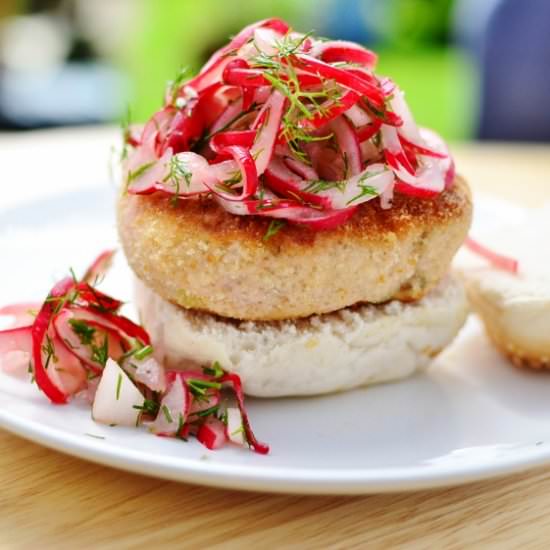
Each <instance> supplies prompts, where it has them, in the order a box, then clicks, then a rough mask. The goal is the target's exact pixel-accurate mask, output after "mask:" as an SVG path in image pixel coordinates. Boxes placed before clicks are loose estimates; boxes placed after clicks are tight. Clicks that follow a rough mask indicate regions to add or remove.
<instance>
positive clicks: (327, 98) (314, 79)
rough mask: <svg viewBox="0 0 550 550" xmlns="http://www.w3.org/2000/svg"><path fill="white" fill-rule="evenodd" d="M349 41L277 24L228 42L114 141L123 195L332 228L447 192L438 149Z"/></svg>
mask: <svg viewBox="0 0 550 550" xmlns="http://www.w3.org/2000/svg"><path fill="white" fill-rule="evenodd" d="M376 62H377V56H376V54H374V53H373V52H372V51H370V50H368V49H366V48H364V47H362V46H360V45H358V44H355V43H352V42H346V41H339V40H325V39H321V38H316V37H314V36H312V35H311V34H302V33H298V32H294V31H293V30H292V29H291V28H290V27H289V25H288V24H287V23H286V22H284V21H282V20H280V19H267V20H264V21H260V22H258V23H255V24H253V25H250V26H248V27H245V28H244V29H243V30H242V31H241V32H239V33H238V34H237V35H236V36H235V37H234V38H233V39H232V40H231V41H230V42H229V44H228V45H226V46H225V47H223V48H222V49H220V50H219V51H217V52H216V53H214V54H213V55H212V57H211V58H210V59H209V61H208V62H207V63H206V64H205V65H204V67H203V68H202V70H201V71H200V72H199V74H198V75H197V76H195V77H194V78H191V79H190V80H188V81H185V78H184V77H183V76H182V77H180V78H178V79H176V80H175V81H174V82H173V83H171V85H170V86H169V87H168V89H167V92H166V94H165V100H164V105H163V107H162V108H161V109H160V110H159V111H158V112H156V113H155V114H154V115H153V116H152V117H151V119H150V120H149V121H148V122H147V123H146V124H145V126H144V127H143V128H137V127H131V126H129V127H128V129H127V130H126V131H125V151H124V154H123V157H124V161H123V167H124V172H125V177H126V184H127V191H128V192H129V193H132V194H149V193H155V192H159V193H165V194H169V195H172V196H174V197H178V198H191V197H196V196H199V195H208V196H211V197H213V199H214V200H215V201H217V202H218V203H219V204H220V205H221V206H222V207H223V208H224V209H225V210H227V211H228V212H230V213H232V214H235V215H239V216H246V215H256V216H266V217H268V218H274V219H275V220H274V223H278V224H281V223H286V222H287V221H288V222H291V223H298V224H303V225H306V226H309V227H311V228H313V229H330V228H334V227H336V226H338V225H340V224H342V223H344V222H345V221H346V220H348V219H349V218H350V217H351V216H352V215H353V213H354V212H355V211H356V209H357V206H358V205H359V204H361V203H364V202H366V201H369V200H372V199H374V198H376V197H379V199H380V201H381V204H382V207H383V208H390V207H391V203H392V198H393V195H394V193H403V194H407V195H412V196H414V197H418V198H427V197H434V196H437V195H438V194H439V193H441V192H442V191H444V189H445V188H446V187H448V186H450V185H452V183H453V179H454V163H453V160H452V157H451V155H450V154H449V151H448V149H447V146H446V144H445V142H444V141H443V139H441V137H439V136H438V135H437V134H436V133H435V132H433V131H431V130H426V129H422V128H419V127H418V126H417V125H416V123H415V121H414V119H413V116H412V114H411V112H410V110H409V108H408V106H407V103H406V101H405V97H404V95H403V92H402V91H401V90H400V89H399V87H398V86H397V84H395V82H393V81H392V80H391V79H389V78H386V77H382V76H379V75H377V74H375V72H374V68H375V65H376Z"/></svg>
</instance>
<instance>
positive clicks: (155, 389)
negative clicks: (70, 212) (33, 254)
mask: <svg viewBox="0 0 550 550" xmlns="http://www.w3.org/2000/svg"><path fill="white" fill-rule="evenodd" d="M112 255H113V252H112V251H106V252H104V253H103V254H101V255H100V256H98V258H97V259H96V260H95V261H94V263H93V264H92V265H91V267H90V268H89V269H88V270H87V271H86V273H85V274H84V276H83V277H82V278H77V277H76V276H75V274H74V272H71V276H69V277H66V278H64V279H62V280H61V281H59V282H58V283H56V284H55V285H54V287H53V288H52V289H51V291H50V292H49V294H48V296H47V298H46V300H45V301H44V302H43V303H22V304H14V305H9V306H4V307H1V308H0V316H7V317H10V318H11V321H12V323H11V326H10V327H9V328H8V329H6V330H2V331H0V370H2V371H3V372H5V373H7V374H11V375H13V376H18V377H23V378H25V377H30V378H31V381H32V382H33V383H35V384H36V386H37V387H38V388H39V389H40V391H41V392H42V393H43V394H44V395H45V396H46V397H47V398H48V399H49V400H50V401H51V402H52V403H54V404H56V405H63V404H66V403H67V402H69V401H70V400H71V399H73V398H76V399H82V400H84V401H86V402H88V403H89V404H90V405H91V407H92V418H93V419H94V420H95V421H96V422H100V423H103V424H107V425H118V426H140V425H146V426H147V427H148V428H149V429H150V431H151V432H153V433H155V434H157V435H159V436H165V437H176V438H180V439H187V438H188V437H189V436H191V435H193V436H195V437H196V438H197V439H198V440H199V441H200V442H201V443H202V444H203V445H205V446H206V447H207V448H209V449H218V448H220V447H221V446H223V445H224V444H225V443H226V442H232V443H235V444H238V445H243V446H248V447H250V448H251V449H253V450H254V451H256V452H258V453H261V454H266V453H268V452H269V447H268V446H267V445H265V444H264V443H261V442H259V441H258V440H257V439H256V437H255V436H254V433H253V432H252V428H251V426H250V421H249V419H248V414H247V411H246V408H245V404H244V394H243V390H242V385H241V380H240V378H239V377H238V376H237V375H236V374H232V373H227V372H225V371H224V370H223V369H222V368H221V366H220V365H219V364H217V363H215V364H213V365H211V366H209V367H204V368H203V369H202V372H200V371H199V372H197V371H176V370H165V369H164V368H163V366H162V364H161V363H160V362H159V361H157V359H156V358H155V355H154V350H153V347H152V346H151V342H150V339H149V335H148V334H147V332H145V330H144V329H143V328H142V327H141V326H140V325H138V324H136V323H134V322H133V321H131V320H130V319H128V318H127V317H124V316H123V315H121V313H120V308H121V307H122V305H123V303H122V302H120V301H119V300H117V299H115V298H113V297H111V296H109V295H107V294H105V293H103V292H101V291H100V290H99V289H98V288H97V284H96V283H97V282H98V281H99V280H100V279H101V278H102V276H103V274H104V272H105V270H106V269H107V267H108V265H109V264H110V261H111V258H112Z"/></svg>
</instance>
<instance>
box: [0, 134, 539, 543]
mask: <svg viewBox="0 0 550 550" xmlns="http://www.w3.org/2000/svg"><path fill="white" fill-rule="evenodd" d="M29 139H32V137H31V138H29ZM41 139H44V134H41ZM1 142H2V137H1V136H0V143H1ZM455 151H456V158H457V165H458V167H459V170H460V172H461V173H463V174H464V175H465V176H466V177H467V178H468V179H469V181H470V182H471V184H472V186H473V187H474V190H475V191H483V192H492V193H496V194H498V195H500V196H502V197H504V198H508V199H512V200H516V201H518V202H519V201H521V202H522V203H524V204H528V205H536V204H540V203H541V202H544V201H545V200H546V201H550V147H540V146H539V147H530V146H529V147H528V146H512V145H484V146H480V145H462V146H456V147H455ZM0 449H1V452H0V482H1V490H0V548H10V549H19V548H22V549H27V548H33V549H34V548H40V549H42V548H44V549H48V548H55V549H64V548H67V549H69V548H80V549H85V548H106V549H109V548H113V549H115V548H116V549H120V548H171V547H177V548H179V547H182V548H198V547H202V548H206V547H207V548H258V547H262V548H300V549H302V548H346V549H347V548H365V547H368V548H451V549H453V548H466V547H478V548H479V547H482V548H499V549H500V548H520V547H521V548H546V547H547V546H548V540H547V539H548V537H549V535H550V514H549V513H548V510H550V468H541V469H537V470H533V471H530V472H525V473H523V474H519V475H515V476H510V477H508V478H502V479H498V480H492V481H487V482H482V483H475V484H470V485H466V486H463V487H458V488H449V489H438V490H434V491H422V492H414V493H403V494H394V495H375V496H365V497H303V496H277V495H264V494H256V493H243V492H236V491H225V490H216V489H208V488H202V487H195V486H191V485H184V484H177V483H171V482H164V481H159V480H156V479H149V478H146V477H142V476H138V475H133V474H127V473H124V472H120V471H117V470H113V469H110V468H105V467H103V466H97V465H95V464H91V463H87V462H84V461H81V460H78V459H75V458H72V457H69V456H65V455H62V454H59V453H57V452H54V451H50V450H48V449H45V448H42V447H39V446H37V445H35V444H33V443H29V442H27V441H24V440H22V439H20V438H18V437H15V436H12V435H10V434H8V433H5V432H0Z"/></svg>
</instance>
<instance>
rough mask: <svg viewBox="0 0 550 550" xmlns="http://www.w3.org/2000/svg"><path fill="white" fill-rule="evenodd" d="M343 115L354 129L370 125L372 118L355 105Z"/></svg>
mask: <svg viewBox="0 0 550 550" xmlns="http://www.w3.org/2000/svg"><path fill="white" fill-rule="evenodd" d="M344 114H345V116H346V117H347V118H348V119H349V120H350V121H351V122H353V125H354V126H355V127H356V128H359V127H360V126H364V125H365V124H371V123H372V117H371V116H370V115H369V114H368V113H367V112H366V111H365V110H364V109H361V107H359V105H358V104H357V103H356V104H355V105H352V106H351V107H350V108H349V109H348V110H347V111H346V112H345V113H344Z"/></svg>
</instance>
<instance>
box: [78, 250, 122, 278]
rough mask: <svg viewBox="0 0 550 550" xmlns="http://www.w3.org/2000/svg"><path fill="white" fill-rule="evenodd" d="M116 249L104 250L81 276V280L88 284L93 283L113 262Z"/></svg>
mask: <svg viewBox="0 0 550 550" xmlns="http://www.w3.org/2000/svg"><path fill="white" fill-rule="evenodd" d="M115 252H116V250H104V251H103V252H102V253H101V254H100V255H99V256H98V257H97V258H96V259H95V260H94V261H93V262H92V264H91V265H90V267H88V269H87V270H86V273H84V276H83V277H82V281H83V282H85V283H89V284H94V283H95V282H96V281H98V280H99V279H100V278H101V277H103V276H104V275H105V273H107V271H108V270H109V268H110V267H111V264H112V262H113V256H114V255H115Z"/></svg>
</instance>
